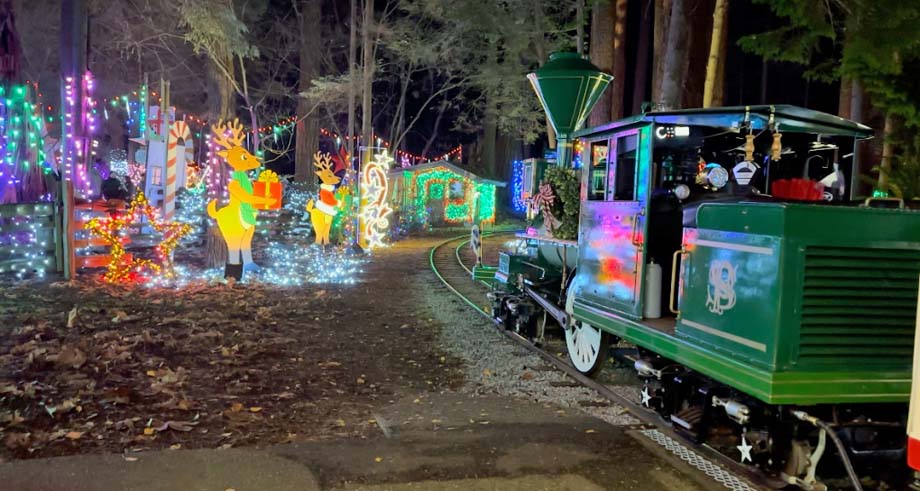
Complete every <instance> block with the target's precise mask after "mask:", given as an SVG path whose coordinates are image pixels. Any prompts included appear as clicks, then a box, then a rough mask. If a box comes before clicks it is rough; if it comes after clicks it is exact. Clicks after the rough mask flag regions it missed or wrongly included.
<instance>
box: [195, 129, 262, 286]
mask: <svg viewBox="0 0 920 491" xmlns="http://www.w3.org/2000/svg"><path fill="white" fill-rule="evenodd" d="M211 131H213V132H214V142H215V143H217V144H218V145H220V146H221V147H223V148H224V150H220V151H218V152H217V155H219V156H221V157H222V158H223V159H224V160H226V161H227V164H229V165H230V167H232V168H233V173H232V174H231V180H230V183H229V184H228V186H227V190H228V191H229V192H230V202H229V203H227V206H224V207H223V208H221V209H217V200H216V199H215V200H211V202H210V203H208V215H209V216H210V217H211V218H213V219H215V220H217V226H218V227H219V228H220V233H221V235H223V237H224V240H225V241H226V242H227V252H228V255H227V267H226V269H225V270H224V276H225V277H228V278H229V277H232V278H234V279H236V280H240V279H242V278H243V270H244V269H253V268H255V267H256V266H255V264H254V263H253V262H252V235H253V233H255V231H256V217H257V215H258V212H257V211H256V209H255V207H253V205H262V204H264V205H271V204H273V203H274V202H275V201H276V199H275V198H263V197H260V196H254V195H253V194H252V181H250V180H249V175H248V174H247V173H246V171H249V170H252V169H255V168H257V167H259V166H260V165H261V162H259V159H258V158H256V156H254V155H253V154H251V153H249V151H248V150H246V149H245V148H244V147H243V138H244V134H243V125H242V124H240V122H239V120H238V119H234V120H233V124H231V125H228V124H226V123H224V122H220V123H218V124H217V125H215V126H212V127H211Z"/></svg>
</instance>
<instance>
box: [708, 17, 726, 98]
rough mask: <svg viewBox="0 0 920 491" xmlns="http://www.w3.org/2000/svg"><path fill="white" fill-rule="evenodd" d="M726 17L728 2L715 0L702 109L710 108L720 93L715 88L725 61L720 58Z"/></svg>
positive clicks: (720, 89) (718, 88)
mask: <svg viewBox="0 0 920 491" xmlns="http://www.w3.org/2000/svg"><path fill="white" fill-rule="evenodd" d="M727 17H728V0H716V6H715V9H714V10H713V13H712V40H711V41H710V43H709V44H710V46H709V62H708V63H706V83H705V84H704V85H703V107H711V106H712V102H713V99H715V98H716V96H715V92H716V91H719V92H721V91H722V87H716V82H717V79H718V72H719V70H720V67H721V65H722V64H723V63H725V60H723V59H722V58H721V56H722V51H723V50H722V39H723V35H722V31H723V30H725V29H726V28H727V26H726V25H725V20H726V18H727Z"/></svg>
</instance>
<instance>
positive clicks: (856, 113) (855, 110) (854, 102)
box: [850, 80, 865, 123]
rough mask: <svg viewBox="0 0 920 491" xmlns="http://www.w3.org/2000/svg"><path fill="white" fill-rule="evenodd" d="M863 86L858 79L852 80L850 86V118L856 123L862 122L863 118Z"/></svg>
mask: <svg viewBox="0 0 920 491" xmlns="http://www.w3.org/2000/svg"><path fill="white" fill-rule="evenodd" d="M863 95H864V92H863V86H862V84H861V83H860V82H859V80H853V82H852V86H851V88H850V119H852V120H853V121H856V122H857V123H862V122H863V120H864V119H865V118H864V116H863V113H864V109H865V105H864V102H865V101H864V97H863Z"/></svg>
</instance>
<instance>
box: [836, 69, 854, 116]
mask: <svg viewBox="0 0 920 491" xmlns="http://www.w3.org/2000/svg"><path fill="white" fill-rule="evenodd" d="M852 93H853V81H852V80H851V79H849V78H841V79H840V99H839V100H838V102H837V116H840V117H841V118H844V119H850V97H851V95H852Z"/></svg>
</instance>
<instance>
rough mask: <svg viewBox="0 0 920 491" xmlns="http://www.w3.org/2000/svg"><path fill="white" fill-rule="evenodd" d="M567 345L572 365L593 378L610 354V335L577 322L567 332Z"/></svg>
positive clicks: (589, 325) (584, 323)
mask: <svg viewBox="0 0 920 491" xmlns="http://www.w3.org/2000/svg"><path fill="white" fill-rule="evenodd" d="M565 344H566V345H567V346H568V348H569V359H570V360H572V365H574V366H575V368H576V369H577V370H578V371H579V372H581V373H583V374H585V375H588V376H589V377H590V376H593V375H594V374H595V373H597V371H598V370H600V368H601V367H602V366H603V365H604V361H606V360H607V354H608V353H609V352H610V335H608V334H607V333H605V332H604V331H602V330H600V329H599V328H597V327H594V326H592V325H591V324H588V323H586V322H580V321H575V322H574V324H573V326H572V327H570V328H568V329H566V330H565Z"/></svg>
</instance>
